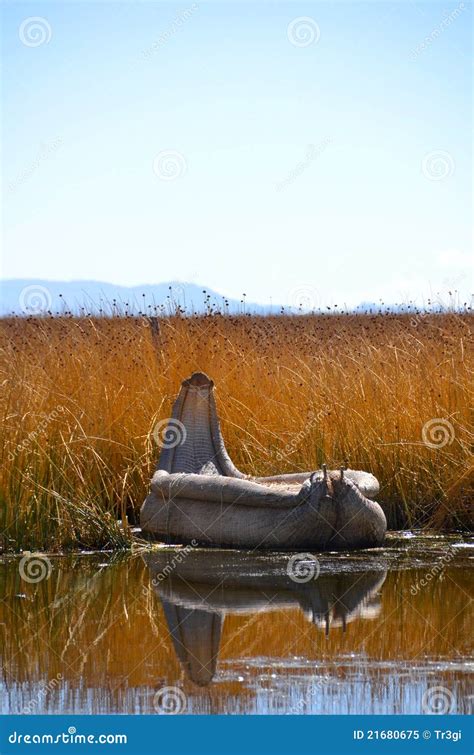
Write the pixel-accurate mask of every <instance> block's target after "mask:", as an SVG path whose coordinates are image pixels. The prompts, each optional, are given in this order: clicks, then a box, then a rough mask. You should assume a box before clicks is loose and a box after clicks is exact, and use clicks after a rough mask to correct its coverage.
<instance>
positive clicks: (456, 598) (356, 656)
mask: <svg viewBox="0 0 474 755" xmlns="http://www.w3.org/2000/svg"><path fill="white" fill-rule="evenodd" d="M290 556H291V554H290V555H288V554H281V553H280V554H277V553H272V554H264V553H259V554H256V553H246V552H235V551H223V550H204V549H199V550H197V549H187V550H184V549H180V548H176V547H168V546H167V547H157V548H153V549H151V548H144V549H143V550H138V551H137V552H136V553H134V554H133V555H126V556H123V555H117V554H111V553H100V554H80V555H74V556H49V563H47V562H46V561H44V564H45V566H46V567H47V576H46V578H44V579H42V580H41V581H38V582H31V581H28V580H26V579H25V578H24V577H25V562H23V568H22V569H21V568H20V563H21V561H20V559H19V558H7V557H3V559H2V560H1V561H0V599H1V602H0V636H1V655H2V672H1V679H0V712H1V713H21V712H24V713H76V714H79V713H154V712H157V713H166V712H187V713H292V714H308V713H358V714H369V713H422V712H428V713H429V712H443V713H448V712H451V713H469V712H471V703H472V700H473V697H472V693H473V690H472V686H471V684H470V682H471V680H472V676H470V674H472V668H473V667H472V663H471V662H470V660H471V650H472V646H471V636H472V626H473V622H472V618H473V617H472V575H473V566H474V545H473V540H472V539H470V540H468V539H467V538H465V537H461V536H450V537H440V536H427V535H423V536H421V535H417V534H413V533H396V534H392V535H389V536H388V538H387V544H386V547H384V548H380V549H375V550H371V551H358V552H356V553H352V554H349V553H347V554H334V553H328V554H316V557H317V560H315V559H314V558H311V554H308V555H307V556H305V557H304V558H303V559H302V562H301V564H300V566H301V569H300V570H299V571H296V572H295V571H294V566H292V567H291V568H290V566H289V558H290ZM32 558H33V557H32ZM28 573H30V572H28ZM22 574H23V576H22ZM48 574H49V576H48ZM26 576H28V575H26ZM28 579H31V576H29V577H28Z"/></svg>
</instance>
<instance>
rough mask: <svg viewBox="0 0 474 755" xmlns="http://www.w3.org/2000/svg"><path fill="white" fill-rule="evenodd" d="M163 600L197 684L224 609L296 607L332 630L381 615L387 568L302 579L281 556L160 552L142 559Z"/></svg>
mask: <svg viewBox="0 0 474 755" xmlns="http://www.w3.org/2000/svg"><path fill="white" fill-rule="evenodd" d="M143 558H144V560H145V563H146V564H147V566H148V568H149V571H150V576H151V584H152V586H153V589H154V590H155V592H156V594H157V595H158V597H159V598H160V600H161V603H162V606H163V611H164V615H165V617H166V621H167V625H168V629H169V632H170V636H171V639H172V642H173V646H174V649H175V652H176V655H177V657H178V659H179V660H180V662H181V665H182V666H183V668H184V670H185V672H186V674H187V676H188V677H189V678H190V679H191V680H192V681H193V682H194V683H195V684H197V685H199V686H206V685H208V684H210V682H211V681H212V680H213V678H214V675H215V673H216V666H217V659H218V654H219V647H220V643H221V637H222V630H223V625H224V620H225V617H226V615H228V614H256V613H267V612H270V611H281V610H285V609H290V610H291V609H299V610H301V611H302V612H303V613H304V615H305V616H306V618H307V619H308V621H310V622H312V623H313V624H314V625H315V626H317V627H318V628H321V629H322V630H323V631H325V633H326V635H328V634H329V631H330V628H331V627H342V628H343V630H345V628H346V625H347V624H348V623H349V622H351V621H355V620H357V619H362V618H363V619H372V618H375V617H376V616H378V614H379V613H380V609H381V606H380V601H379V597H378V592H379V590H380V588H381V586H382V584H383V582H384V581H385V576H386V571H385V570H369V571H345V572H338V573H335V572H334V569H332V570H331V571H330V572H327V573H324V572H321V573H319V574H318V576H317V578H316V577H315V576H313V577H311V578H309V579H308V580H307V581H301V579H300V581H295V578H294V577H292V576H290V575H289V574H288V570H287V568H288V561H289V556H288V555H284V554H273V555H262V554H259V555H256V554H254V553H246V552H237V551H222V550H201V549H200V550H194V549H191V548H190V547H189V546H188V547H187V548H186V549H183V550H182V551H179V550H178V551H177V550H170V549H163V550H158V551H154V552H151V553H147V554H145V555H144V556H143Z"/></svg>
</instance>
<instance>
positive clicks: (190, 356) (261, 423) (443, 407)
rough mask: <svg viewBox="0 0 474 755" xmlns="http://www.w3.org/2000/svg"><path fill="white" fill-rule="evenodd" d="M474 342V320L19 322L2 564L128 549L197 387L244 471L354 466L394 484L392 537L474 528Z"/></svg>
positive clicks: (9, 324) (10, 342)
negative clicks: (197, 377)
mask: <svg viewBox="0 0 474 755" xmlns="http://www.w3.org/2000/svg"><path fill="white" fill-rule="evenodd" d="M471 326H472V316H471V315H470V313H469V312H468V311H464V312H458V313H454V312H451V313H445V314H439V313H438V314H426V313H414V314H412V315H408V314H394V313H385V314H381V313H379V314H374V315H351V314H340V315H336V314H328V315H327V316H323V315H313V316H303V315H296V316H268V317H258V316H248V315H247V316H245V315H241V316H225V315H222V314H208V315H204V316H191V317H184V316H182V314H181V313H180V312H179V311H178V312H176V313H175V314H172V315H168V316H164V317H160V318H158V319H151V320H150V318H146V317H140V316H131V315H130V316H125V317H81V318H78V317H73V316H62V317H37V318H5V319H3V320H2V321H0V360H1V363H0V369H1V383H2V392H1V398H0V407H1V412H2V432H3V438H2V444H1V449H2V450H1V453H2V464H1V472H0V475H1V476H0V531H1V532H2V533H3V534H2V536H1V541H0V547H3V548H4V549H15V550H16V549H19V548H43V549H46V548H48V549H52V550H55V549H56V550H59V549H66V548H70V547H77V546H80V547H112V548H117V547H125V546H126V545H127V544H128V543H129V542H130V537H131V535H130V530H129V528H128V526H127V521H128V522H129V523H134V522H136V521H137V518H138V511H139V507H140V505H141V503H142V501H143V499H144V497H145V495H146V492H147V489H148V485H149V479H150V476H151V473H152V470H153V466H154V463H155V461H156V458H157V456H158V453H159V448H158V447H157V446H156V443H155V441H154V439H153V428H154V426H155V424H156V423H157V422H158V421H159V420H162V419H164V418H166V417H168V416H169V414H170V410H171V405H172V401H173V399H174V397H175V395H176V392H177V390H178V388H179V385H180V382H181V380H182V379H183V378H185V377H187V376H188V375H189V374H190V373H191V372H193V371H194V370H201V371H204V372H207V373H208V374H209V375H210V376H211V377H212V378H213V379H214V381H215V383H216V387H217V396H216V398H217V401H218V407H219V411H220V414H221V418H222V429H223V433H224V437H225V440H226V444H227V446H228V449H229V452H230V454H231V456H232V458H233V459H234V461H235V463H236V464H237V466H239V467H240V468H241V469H242V470H243V471H245V472H247V473H251V474H253V473H256V474H259V475H264V474H274V473H277V472H290V471H296V470H306V469H314V468H316V467H319V466H320V465H321V464H322V463H323V462H326V463H327V464H328V465H329V466H339V465H341V464H342V463H344V461H347V462H348V463H349V465H350V466H351V467H352V468H355V469H367V470H370V471H372V472H373V473H374V474H375V475H376V476H377V477H378V478H379V479H380V481H381V492H380V495H379V500H380V502H381V503H382V505H383V506H384V509H385V511H386V513H387V515H388V519H389V524H390V526H391V527H417V526H423V525H427V524H431V525H433V524H434V525H435V526H436V527H437V528H439V529H450V528H451V529H453V528H458V527H470V526H471V525H472V518H471V517H472V512H470V510H469V503H470V501H471V500H472V489H473V464H472V452H471V448H472V439H473V432H472V426H470V424H469V415H468V407H469V405H470V400H469V399H470V395H469V394H470V387H471V383H470V380H471V375H472V365H471V364H470V362H471V361H472V360H471V352H470V348H471V345H472V340H471V338H472V327H471ZM427 423H431V424H427ZM117 520H121V522H122V523H120V522H117Z"/></svg>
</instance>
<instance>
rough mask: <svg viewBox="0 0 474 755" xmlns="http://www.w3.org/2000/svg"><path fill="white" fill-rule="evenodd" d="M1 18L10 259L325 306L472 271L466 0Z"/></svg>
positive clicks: (22, 268) (47, 6)
mask: <svg viewBox="0 0 474 755" xmlns="http://www.w3.org/2000/svg"><path fill="white" fill-rule="evenodd" d="M3 17H4V18H3V32H2V63H3V65H4V66H5V67H6V71H5V72H4V77H3V135H2V148H3V157H4V173H3V180H4V185H3V189H4V200H5V201H4V213H3V230H4V251H3V265H2V277H4V278H20V277H22V278H32V279H38V278H49V279H57V280H59V279H66V280H71V279H78V278H81V279H97V280H103V281H109V282H112V283H118V284H123V285H136V284H141V283H154V282H160V281H165V280H180V281H191V282H195V283H200V284H205V285H207V286H210V287H212V288H214V289H216V290H217V291H219V292H221V293H222V294H224V295H227V296H235V297H239V298H240V295H241V293H242V292H245V293H246V294H247V297H248V300H253V301H258V302H262V303H268V302H269V301H270V299H272V300H273V302H279V303H283V304H293V305H296V304H297V303H298V301H299V300H300V299H301V300H303V301H304V303H309V304H311V305H312V306H320V305H322V304H325V303H334V302H337V303H339V304H340V305H342V304H344V303H347V304H348V305H353V304H357V303H359V302H361V301H367V300H370V301H378V300H379V299H383V300H384V301H385V302H395V301H397V302H400V301H407V300H408V299H410V298H416V299H418V301H423V300H426V298H427V297H428V296H429V295H430V293H431V294H436V293H437V292H440V293H441V295H442V296H446V295H447V294H446V292H447V291H448V290H449V289H451V290H453V289H455V288H456V289H458V290H460V291H461V292H462V293H461V296H462V297H464V298H466V296H467V295H468V294H469V293H470V292H471V291H472V281H471V278H470V275H469V266H470V261H471V257H470V255H471V250H472V235H471V233H472V230H471V202H472V189H471V171H472V144H471V134H472V82H471V72H470V71H471V33H472V6H471V4H470V3H468V2H464V3H463V2H454V3H452V2H449V1H448V0H447V1H446V2H441V3H439V2H422V3H415V2H411V0H404V2H397V3H393V2H383V1H380V2H364V3H360V2H349V3H348V2H337V1H334V0H333V1H332V2H304V1H301V2H297V1H296V0H295V1H293V2H258V1H257V0H253V1H252V2H245V1H242V2H224V1H222V2H212V1H211V2H199V1H198V2H197V3H195V4H193V2H192V0H183V3H179V4H175V3H168V2H133V3H126V2H121V3H115V2H93V3H85V2H79V3H76V2H69V1H68V0H64V1H63V2H55V3H53V2H43V0H38V2H34V3H22V2H18V1H17V0H15V2H6V3H5V2H4V4H3ZM32 19H33V20H32ZM163 153H164V154H163ZM167 153H169V154H167Z"/></svg>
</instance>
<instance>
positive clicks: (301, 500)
mask: <svg viewBox="0 0 474 755" xmlns="http://www.w3.org/2000/svg"><path fill="white" fill-rule="evenodd" d="M161 445H162V450H161V453H160V457H159V461H158V465H157V468H156V471H155V473H154V475H153V478H152V481H151V490H150V493H149V495H148V496H147V498H146V500H145V502H144V504H143V506H142V508H141V512H140V524H141V528H142V531H143V533H144V535H146V536H148V537H151V538H154V539H157V540H160V541H163V542H165V543H182V544H188V543H191V544H193V545H200V546H208V547H209V546H217V547H224V548H239V549H251V550H253V549H272V550H292V551H295V550H301V549H311V550H319V551H324V550H348V549H353V548H367V547H375V546H379V545H381V543H382V542H383V539H384V536H385V532H386V528H387V524H386V519H385V515H384V512H383V510H382V508H381V507H380V505H379V504H378V503H376V502H375V501H374V500H372V499H373V498H374V497H375V496H376V495H377V493H378V491H379V484H378V481H377V479H376V478H375V477H374V476H373V475H372V474H370V473H368V472H363V471H357V470H352V469H341V470H335V471H329V470H327V469H326V468H323V469H320V470H316V471H308V472H297V473H294V474H281V475H274V476H271V477H252V476H249V475H245V474H244V473H243V472H241V471H240V470H238V469H237V468H236V466H235V465H234V464H233V462H232V460H231V459H230V457H229V454H228V453H227V449H226V447H225V444H224V439H223V437H222V433H221V429H220V423H219V417H218V414H217V408H216V402H215V398H214V383H213V381H212V380H210V378H209V377H208V376H207V375H205V374H204V373H202V372H196V373H194V374H193V375H191V377H190V378H188V379H187V380H184V381H183V383H182V385H181V390H180V392H179V395H178V397H177V399H176V401H175V403H174V406H173V411H172V416H171V418H170V419H169V421H168V424H167V426H166V428H165V430H164V433H163V436H162V442H161Z"/></svg>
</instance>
